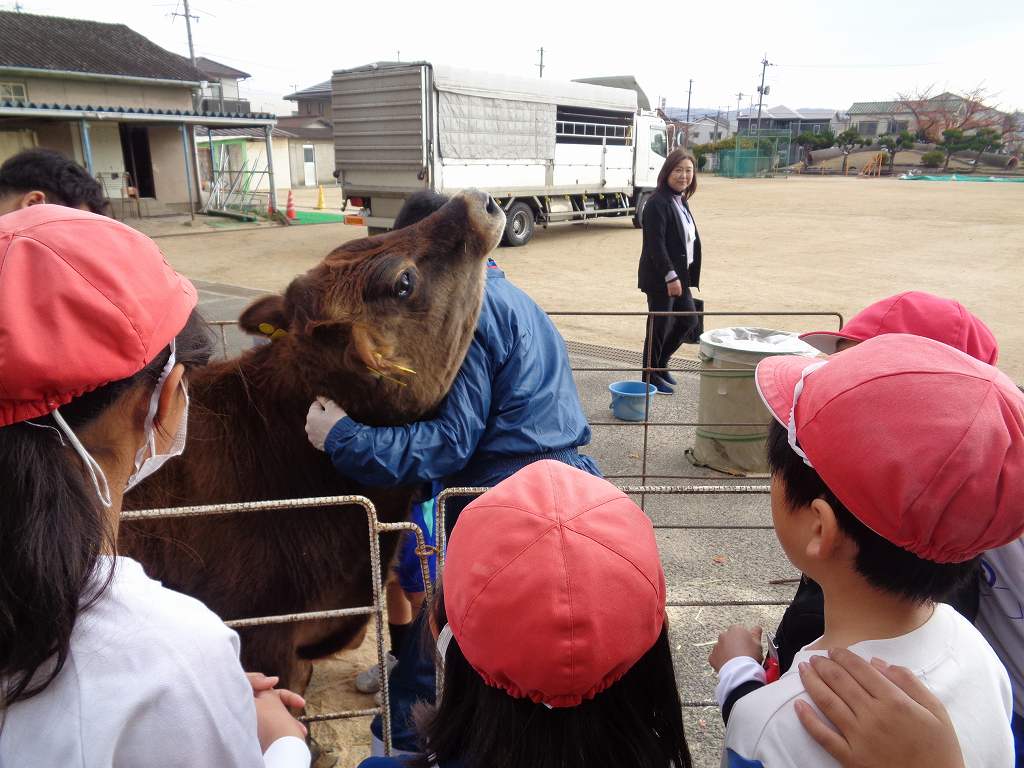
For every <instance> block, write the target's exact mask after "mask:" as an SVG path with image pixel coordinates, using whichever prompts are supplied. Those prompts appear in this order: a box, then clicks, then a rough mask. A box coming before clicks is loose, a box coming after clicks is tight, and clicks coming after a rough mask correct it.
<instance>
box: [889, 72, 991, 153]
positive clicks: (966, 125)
mask: <svg viewBox="0 0 1024 768" xmlns="http://www.w3.org/2000/svg"><path fill="white" fill-rule="evenodd" d="M934 90H935V86H933V85H930V86H928V87H927V88H925V89H924V90H919V91H917V92H916V93H900V94H897V95H898V100H899V103H900V105H901V106H903V107H905V108H906V109H907V110H908V111H909V112H910V113H912V114H913V115H914V119H915V121H916V122H917V130H918V131H919V132H920V133H922V134H924V137H925V138H926V139H927V140H928V141H933V142H936V143H938V142H940V141H942V136H943V132H944V131H949V130H959V131H964V132H967V131H976V130H978V129H980V128H995V129H997V130H998V129H1000V128H1002V125H1003V122H1004V119H1005V118H1004V115H1003V114H1002V113H1001V112H999V110H997V109H996V108H995V107H993V106H989V105H987V104H986V103H985V102H986V100H988V99H989V98H990V94H989V93H988V91H986V90H985V88H984V87H982V86H980V85H979V86H977V87H976V88H974V89H972V90H970V91H963V92H961V93H949V92H945V93H940V94H937V95H933V91H934Z"/></svg>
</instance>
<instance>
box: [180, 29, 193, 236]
mask: <svg viewBox="0 0 1024 768" xmlns="http://www.w3.org/2000/svg"><path fill="white" fill-rule="evenodd" d="M186 13H188V11H186ZM178 129H179V130H180V131H181V148H182V150H183V151H184V153H185V188H186V189H187V190H188V215H189V216H190V217H191V220H192V221H195V220H196V201H195V198H194V197H193V196H192V162H191V160H190V155H191V154H192V153H191V152H190V151H189V146H188V132H187V131H186V130H185V124H184V123H182V124H181V125H179V126H178ZM197 183H198V180H197Z"/></svg>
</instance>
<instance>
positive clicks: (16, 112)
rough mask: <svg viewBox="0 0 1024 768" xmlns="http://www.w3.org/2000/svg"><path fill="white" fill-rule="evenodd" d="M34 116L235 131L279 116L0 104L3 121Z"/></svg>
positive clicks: (131, 108) (261, 124) (22, 102)
mask: <svg viewBox="0 0 1024 768" xmlns="http://www.w3.org/2000/svg"><path fill="white" fill-rule="evenodd" d="M4 117H35V118H40V119H44V120H89V121H95V122H103V121H105V120H109V121H114V122H122V123H132V122H134V123H170V124H173V125H181V124H183V123H184V124H185V125H223V126H230V127H233V128H245V127H258V126H264V125H270V126H273V125H274V124H275V123H276V122H277V117H275V116H274V115H272V114H269V113H266V112H255V113H238V112H194V111H191V110H184V109H144V108H141V107H140V108H136V107H94V106H92V105H85V106H82V105H81V104H75V105H71V104H36V103H34V102H30V101H9V100H6V101H0V118H4Z"/></svg>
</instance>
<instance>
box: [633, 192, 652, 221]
mask: <svg viewBox="0 0 1024 768" xmlns="http://www.w3.org/2000/svg"><path fill="white" fill-rule="evenodd" d="M650 199H651V196H650V195H649V194H643V195H640V197H638V198H637V201H636V213H634V214H633V226H634V227H636V228H637V229H642V228H643V226H644V208H646V207H647V201H648V200H650Z"/></svg>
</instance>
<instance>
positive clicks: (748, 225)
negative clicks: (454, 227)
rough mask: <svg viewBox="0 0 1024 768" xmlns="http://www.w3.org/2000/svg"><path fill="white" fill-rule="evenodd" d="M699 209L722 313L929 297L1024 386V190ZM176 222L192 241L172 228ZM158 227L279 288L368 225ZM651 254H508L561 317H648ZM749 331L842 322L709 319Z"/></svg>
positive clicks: (619, 327) (708, 183) (582, 232)
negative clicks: (948, 303)
mask: <svg viewBox="0 0 1024 768" xmlns="http://www.w3.org/2000/svg"><path fill="white" fill-rule="evenodd" d="M330 192H331V193H332V194H334V195H336V194H337V190H333V189H332V190H330ZM303 194H313V195H315V192H313V191H310V192H308V193H303ZM311 199H313V198H311ZM303 202H305V200H303ZM692 209H693V212H694V215H695V218H696V220H697V225H698V227H699V229H700V234H701V239H702V242H703V244H704V269H703V276H702V286H701V291H700V294H699V295H700V296H702V297H703V298H704V299H705V300H706V302H707V306H706V309H707V310H708V311H717V312H757V311H788V312H813V311H828V312H840V313H842V314H843V316H844V317H845V318H849V317H850V316H851V315H853V314H854V313H855V312H857V311H858V310H860V309H861V308H863V307H864V305H865V304H868V303H870V302H871V301H874V300H875V299H878V298H882V297H884V296H887V295H890V294H893V293H896V292H898V291H902V290H908V289H921V290H926V291H931V292H933V293H937V294H940V295H944V296H952V297H955V298H957V299H959V300H960V301H961V302H963V303H964V304H965V305H966V306H967V307H968V308H970V309H971V310H972V311H973V312H975V313H976V314H978V315H979V316H980V317H982V318H983V319H984V320H985V321H986V322H987V323H988V324H989V325H990V326H991V328H992V330H993V332H994V333H995V335H996V337H997V338H998V339H999V342H1000V346H1001V348H1002V353H1001V361H1000V362H1001V365H1002V367H1003V368H1004V370H1006V372H1007V373H1008V374H1010V376H1011V377H1013V378H1014V379H1015V380H1016V381H1024V324H1022V323H1020V322H1018V321H1015V320H1014V318H1019V317H1020V309H1019V305H1018V304H1017V303H1016V302H1017V300H1018V298H1019V296H1018V294H1019V292H1020V290H1021V287H1022V286H1024V184H995V183H991V184H984V183H956V182H927V181H899V180H896V179H884V178H883V179H874V178H872V179H866V178H855V177H851V178H833V177H824V178H813V177H809V176H802V177H790V178H780V179H757V180H753V179H752V180H735V179H723V178H717V177H714V176H704V175H702V176H700V177H699V190H698V193H697V195H696V197H695V198H694V199H693V201H692ZM148 226H150V225H148V224H147V225H143V227H142V228H144V229H145V228H147V227H148ZM153 226H155V225H153ZM168 227H170V228H171V229H172V231H173V233H174V234H177V233H178V232H182V231H187V232H189V233H190V234H191V236H188V237H168V236H160V235H166V234H167V232H166V229H167V228H168ZM149 231H152V229H150V230H149ZM199 232H202V230H199ZM153 234H155V235H157V236H158V237H159V242H160V245H161V247H162V248H163V250H164V252H165V254H166V255H167V258H168V259H169V260H170V262H171V263H172V264H173V265H174V266H175V267H176V268H178V269H179V270H181V271H182V272H184V273H185V274H187V275H189V276H191V277H194V278H196V279H200V280H208V281H211V282H218V283H227V284H232V285H243V286H247V287H251V288H257V289H261V290H267V291H279V290H281V289H282V288H284V286H285V285H286V284H287V283H288V281H289V280H290V279H291V278H292V277H293V276H294V275H295V274H297V273H299V272H302V271H304V270H305V269H308V268H309V267H310V266H312V265H313V264H315V263H316V262H317V261H318V260H319V259H320V258H321V257H322V256H323V255H324V254H325V253H326V252H327V251H328V250H329V249H330V248H331V247H333V246H334V245H337V244H340V243H342V242H344V241H346V240H350V239H353V238H356V237H360V236H362V235H363V234H364V230H363V229H362V228H359V227H352V226H347V225H344V224H324V225H318V226H302V227H291V228H283V227H272V228H257V229H235V230H233V231H225V230H223V229H222V230H221V231H217V232H210V233H209V234H205V233H198V232H197V228H187V227H182V226H181V225H180V223H178V224H176V225H173V226H172V225H165V227H164V231H159V232H157V231H154V232H153ZM639 252H640V232H639V231H637V230H635V229H634V228H633V227H632V225H631V224H630V223H629V222H628V221H604V222H597V223H591V224H587V225H571V226H561V227H552V228H551V229H550V230H547V231H538V233H537V235H536V236H535V238H534V240H533V241H532V242H531V243H530V244H528V245H527V246H525V247H523V248H518V249H501V250H499V251H498V252H497V254H496V258H497V259H498V261H499V263H500V264H501V266H502V267H503V268H504V269H505V270H506V272H508V274H509V277H511V278H512V279H513V280H514V281H515V282H516V283H517V284H518V285H519V286H520V287H522V288H523V289H525V290H526V291H527V292H528V293H529V294H530V295H531V296H532V297H533V298H534V299H535V300H536V301H537V302H538V303H539V304H540V305H541V306H542V307H544V309H546V310H548V311H549V312H557V311H574V312H597V311H602V312H610V311H623V312H629V311H634V312H642V311H644V310H645V309H646V305H645V303H644V299H643V294H641V293H640V292H639V291H638V290H637V289H636V263H637V258H638V256H639ZM556 323H557V325H558V326H559V328H560V330H561V331H562V333H563V335H564V336H565V337H566V339H569V340H575V341H582V342H588V343H592V344H601V345H606V346H615V347H624V348H632V349H637V348H639V347H640V345H641V343H642V341H643V321H642V320H641V319H640V318H638V317H637V318H622V317H556ZM736 324H757V325H770V326H773V327H779V328H784V329H791V330H809V329H813V328H818V327H826V328H829V327H835V325H836V320H835V319H831V318H819V319H815V318H812V317H806V318H798V317H792V318H771V317H765V316H760V317H740V316H733V317H721V318H717V319H714V320H713V319H711V318H708V319H707V321H706V325H707V326H708V327H714V326H716V325H736Z"/></svg>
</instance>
